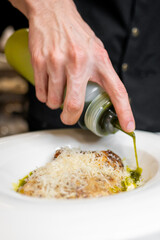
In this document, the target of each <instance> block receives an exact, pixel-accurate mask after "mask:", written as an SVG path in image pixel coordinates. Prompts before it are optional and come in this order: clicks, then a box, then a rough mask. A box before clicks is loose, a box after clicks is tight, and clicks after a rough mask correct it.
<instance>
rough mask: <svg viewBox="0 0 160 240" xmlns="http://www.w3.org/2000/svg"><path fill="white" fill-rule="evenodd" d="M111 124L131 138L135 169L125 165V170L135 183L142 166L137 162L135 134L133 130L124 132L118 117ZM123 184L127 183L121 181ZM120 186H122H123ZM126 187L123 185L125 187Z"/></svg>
mask: <svg viewBox="0 0 160 240" xmlns="http://www.w3.org/2000/svg"><path fill="white" fill-rule="evenodd" d="M112 124H113V125H114V127H116V128H117V129H119V130H121V131H122V132H124V133H126V134H127V135H129V136H130V137H131V138H132V140H133V147H134V154H135V160H136V167H137V168H136V169H135V170H132V169H130V168H128V167H127V171H128V172H129V173H130V177H131V179H132V180H133V183H134V184H136V183H137V182H138V181H139V180H140V177H141V174H142V168H140V167H139V162H138V155H137V146H136V135H135V132H130V133H128V132H125V131H123V130H122V128H121V126H120V124H119V121H118V119H117V118H116V119H114V121H113V122H112ZM122 185H123V186H127V183H125V182H124V183H122ZM123 186H122V187H123ZM125 188H126V187H124V189H125Z"/></svg>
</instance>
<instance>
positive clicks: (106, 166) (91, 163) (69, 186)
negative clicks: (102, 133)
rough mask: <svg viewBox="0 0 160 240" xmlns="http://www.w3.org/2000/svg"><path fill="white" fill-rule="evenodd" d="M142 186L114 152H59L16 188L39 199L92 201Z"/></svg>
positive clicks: (70, 150) (66, 150)
mask: <svg viewBox="0 0 160 240" xmlns="http://www.w3.org/2000/svg"><path fill="white" fill-rule="evenodd" d="M141 183H142V180H141V177H140V174H139V177H137V175H136V174H135V171H131V170H130V169H129V168H128V167H126V166H124V161H122V160H121V158H120V157H119V156H118V155H117V154H115V153H114V152H112V151H111V150H107V151H82V150H80V149H75V148H69V147H65V148H61V149H58V150H56V152H55V154H54V156H53V160H52V161H51V162H49V163H47V164H46V165H45V166H42V167H40V168H37V169H35V170H34V171H32V172H31V173H30V174H28V175H27V176H25V177H24V178H23V179H20V180H19V182H18V184H15V185H14V189H15V190H16V191H17V192H18V193H21V194H24V195H27V196H32V197H39V198H62V199H76V198H92V197H102V196H108V195H112V194H115V193H119V192H124V191H129V190H132V189H134V188H136V187H137V186H140V185H141Z"/></svg>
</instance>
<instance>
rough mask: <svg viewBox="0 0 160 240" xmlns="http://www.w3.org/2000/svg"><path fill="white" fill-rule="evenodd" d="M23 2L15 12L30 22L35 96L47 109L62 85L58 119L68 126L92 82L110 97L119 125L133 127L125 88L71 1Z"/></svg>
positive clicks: (54, 104)
mask: <svg viewBox="0 0 160 240" xmlns="http://www.w3.org/2000/svg"><path fill="white" fill-rule="evenodd" d="M11 1H14V2H16V1H17V0H11ZM24 3H25V8H24V7H20V8H19V10H21V11H22V12H23V13H24V14H25V15H26V16H27V18H28V20H29V47H30V52H31V59H32V65H33V68H34V79H35V88H36V96H37V98H38V99H39V100H40V101H41V102H44V103H46V104H47V105H48V107H50V108H51V109H56V108H59V107H60V106H61V104H62V102H63V96H64V89H65V87H67V90H66V97H65V100H64V105H63V112H62V114H61V120H62V122H63V123H65V124H68V125H72V124H74V123H76V122H77V121H78V119H79V117H80V115H81V113H82V110H83V107H84V99H85V90H86V85H87V83H88V81H93V82H96V83H98V84H99V85H100V86H101V87H102V88H104V89H105V91H106V92H107V93H108V95H109V97H110V98H111V101H112V103H113V105H114V108H115V110H116V113H117V115H118V118H119V122H120V125H121V127H122V129H123V130H124V131H126V132H131V131H133V130H134V128H135V122H134V117H133V114H132V111H131V107H130V104H129V99H128V94H127V92H126V89H125V87H124V85H123V83H122V82H121V80H120V79H119V77H118V75H117V74H116V72H115V70H114V69H113V66H112V64H111V61H110V59H109V56H108V53H107V51H106V50H105V49H104V46H103V43H102V42H101V41H100V39H98V38H97V37H96V35H95V34H94V32H93V31H92V30H91V28H90V27H89V26H88V25H87V24H86V23H85V22H84V21H83V19H82V18H81V16H80V15H79V13H78V11H77V9H76V7H75V5H74V3H73V1H72V0H46V1H43V0H36V1H31V0H25V1H24ZM15 6H16V4H15Z"/></svg>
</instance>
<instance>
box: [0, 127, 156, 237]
mask: <svg viewBox="0 0 160 240" xmlns="http://www.w3.org/2000/svg"><path fill="white" fill-rule="evenodd" d="M136 137H137V148H138V157H139V164H140V167H142V169H143V173H142V177H143V179H144V182H145V183H144V184H143V185H142V186H140V187H138V188H136V189H134V190H133V191H129V192H122V193H119V194H115V195H112V196H107V197H102V198H86V199H51V200H49V199H44V198H31V197H28V196H25V195H22V194H18V193H17V192H15V191H14V190H13V188H12V185H11V184H12V183H13V182H17V180H18V179H21V178H23V177H24V176H25V175H27V174H28V173H29V172H31V171H33V170H34V169H38V168H39V167H41V166H44V165H45V164H47V163H49V162H50V161H51V159H52V158H53V153H54V151H55V149H58V148H60V147H61V146H63V147H71V148H80V149H83V151H88V150H89V151H94V150H95V149H96V150H97V151H101V150H104V149H110V150H111V151H113V152H114V153H115V154H117V155H118V156H119V157H120V158H121V159H125V161H126V162H127V164H128V165H129V166H130V167H131V168H132V167H133V168H135V167H136V163H135V160H134V149H133V143H132V139H130V138H129V137H128V136H126V135H125V134H123V133H120V132H118V133H116V134H115V135H111V136H108V137H104V138H99V137H96V136H94V135H93V134H92V133H90V132H87V131H83V130H70V129H68V130H56V131H42V132H34V133H29V134H22V135H18V136H14V137H7V138H2V139H0V226H1V228H0V236H1V238H2V239H3V240H8V239H11V238H12V239H13V240H20V239H31V238H32V239H33V238H34V239H36V238H38V239H39V240H42V239H44V238H45V239H50V237H51V236H52V238H53V239H58V240H64V239H67V240H75V239H78V240H80V239H82V238H83V239H84V240H97V239H99V240H107V239H108V240H112V239H123V240H128V239H138V240H140V239H147V236H149V237H150V239H155V240H156V239H158V237H160V229H159V226H160V220H159V215H160V209H159V202H160V172H159V164H160V148H159V146H160V136H157V135H156V134H152V133H146V132H141V131H137V132H136ZM17 226H18V227H17ZM8 227H9V229H10V231H8ZM115 228H116V231H115ZM26 229H28V230H27V231H26ZM135 229H136V231H135ZM77 233H78V234H77ZM156 237H157V238H156Z"/></svg>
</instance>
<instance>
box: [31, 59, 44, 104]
mask: <svg viewBox="0 0 160 240" xmlns="http://www.w3.org/2000/svg"><path fill="white" fill-rule="evenodd" d="M32 65H33V69H34V81H35V90H36V97H37V98H38V100H39V101H40V102H43V103H45V102H46V101H47V88H48V76H47V71H46V64H45V61H44V59H43V57H41V56H39V55H34V56H33V55H32Z"/></svg>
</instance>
